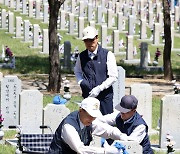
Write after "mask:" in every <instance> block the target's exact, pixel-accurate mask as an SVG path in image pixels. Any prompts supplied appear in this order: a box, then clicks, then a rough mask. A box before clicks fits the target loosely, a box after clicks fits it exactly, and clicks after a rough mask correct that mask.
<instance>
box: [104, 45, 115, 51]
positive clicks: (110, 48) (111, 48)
mask: <svg viewBox="0 0 180 154" xmlns="http://www.w3.org/2000/svg"><path fill="white" fill-rule="evenodd" d="M105 49H107V50H109V51H112V50H113V47H108V46H107V47H106V48H105Z"/></svg>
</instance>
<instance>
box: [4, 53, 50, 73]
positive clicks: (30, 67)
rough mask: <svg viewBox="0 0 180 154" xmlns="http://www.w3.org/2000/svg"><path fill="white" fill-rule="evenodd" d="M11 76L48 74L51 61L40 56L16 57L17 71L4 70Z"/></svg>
mask: <svg viewBox="0 0 180 154" xmlns="http://www.w3.org/2000/svg"><path fill="white" fill-rule="evenodd" d="M2 70H4V71H6V72H7V73H9V74H12V73H19V74H48V73H49V59H48V57H40V56H38V55H37V56H23V57H16V68H15V69H2Z"/></svg>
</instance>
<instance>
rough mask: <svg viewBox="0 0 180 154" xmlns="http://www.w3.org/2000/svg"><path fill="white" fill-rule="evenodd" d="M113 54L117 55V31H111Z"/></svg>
mask: <svg viewBox="0 0 180 154" xmlns="http://www.w3.org/2000/svg"><path fill="white" fill-rule="evenodd" d="M113 52H114V53H119V30H114V31H113Z"/></svg>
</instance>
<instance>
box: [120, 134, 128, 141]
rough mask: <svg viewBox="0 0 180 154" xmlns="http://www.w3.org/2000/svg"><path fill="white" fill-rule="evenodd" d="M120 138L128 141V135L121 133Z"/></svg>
mask: <svg viewBox="0 0 180 154" xmlns="http://www.w3.org/2000/svg"><path fill="white" fill-rule="evenodd" d="M120 140H122V141H128V140H129V137H128V136H127V135H126V134H124V133H122V134H121V135H120Z"/></svg>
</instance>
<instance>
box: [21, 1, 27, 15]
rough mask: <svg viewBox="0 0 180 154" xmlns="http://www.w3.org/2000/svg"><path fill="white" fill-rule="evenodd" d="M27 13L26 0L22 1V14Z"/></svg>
mask: <svg viewBox="0 0 180 154" xmlns="http://www.w3.org/2000/svg"><path fill="white" fill-rule="evenodd" d="M26 13H27V4H26V0H23V1H22V14H26Z"/></svg>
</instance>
